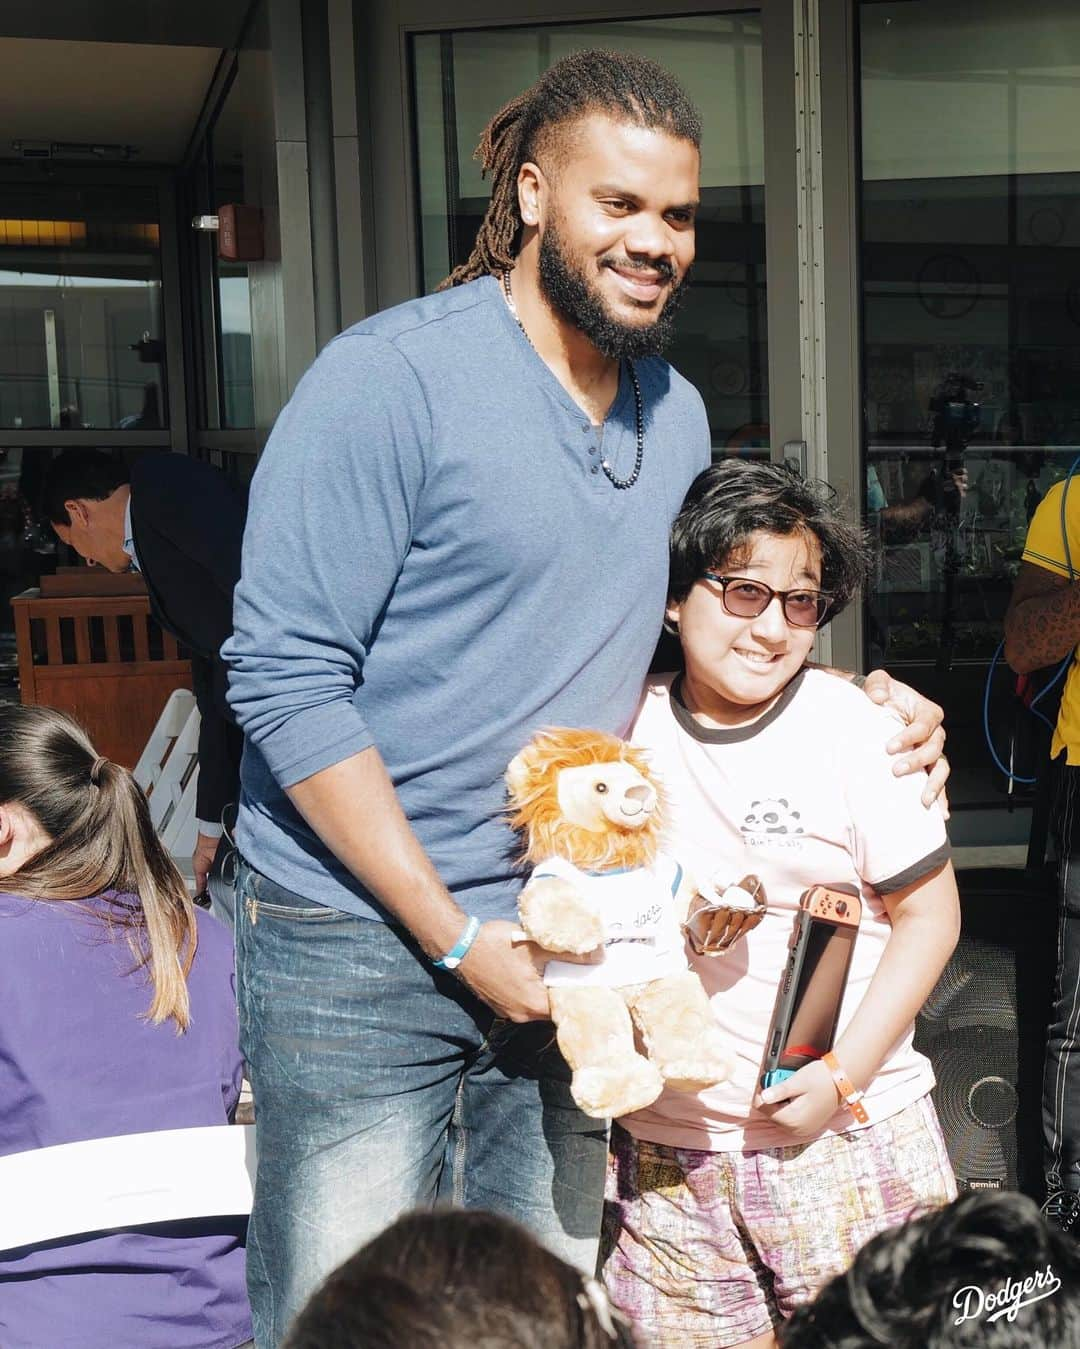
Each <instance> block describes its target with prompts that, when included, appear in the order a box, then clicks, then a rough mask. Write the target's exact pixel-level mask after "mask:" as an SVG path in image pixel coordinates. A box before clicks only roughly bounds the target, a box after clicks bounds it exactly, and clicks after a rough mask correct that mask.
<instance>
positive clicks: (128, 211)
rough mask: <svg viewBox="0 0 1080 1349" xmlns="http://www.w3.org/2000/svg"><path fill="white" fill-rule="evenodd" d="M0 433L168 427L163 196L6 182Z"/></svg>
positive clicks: (1, 224)
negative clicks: (3, 429)
mask: <svg viewBox="0 0 1080 1349" xmlns="http://www.w3.org/2000/svg"><path fill="white" fill-rule="evenodd" d="M4 215H5V217H6V218H5V219H2V220H0V426H3V427H8V428H12V427H27V428H45V427H58V428H63V429H65V430H71V429H78V428H81V427H122V428H125V429H136V430H140V429H144V430H155V429H158V428H160V427H163V426H166V425H167V410H166V407H165V347H164V342H163V331H162V317H161V262H160V252H159V222H158V209H157V197H156V194H155V193H154V192H153V191H151V190H149V189H145V190H144V189H135V190H132V189H120V188H115V187H111V186H110V187H94V188H87V187H84V188H76V187H55V186H53V185H49V184H45V185H41V186H36V185H35V186H24V185H17V184H5V186H4Z"/></svg>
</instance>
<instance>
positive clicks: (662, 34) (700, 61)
mask: <svg viewBox="0 0 1080 1349" xmlns="http://www.w3.org/2000/svg"><path fill="white" fill-rule="evenodd" d="M590 47H606V48H613V49H616V50H619V51H630V52H635V53H638V54H640V55H642V56H648V57H651V58H652V59H653V60H655V61H659V62H660V64H661V65H663V66H665V67H666V68H667V69H668V70H670V71H671V72H672V73H673V74H674V75H676V76H677V77H678V79H679V80H680V81H681V83H682V84H683V86H684V87H685V88H686V90H687V92H688V94H689V95H690V97H691V98H692V99H693V100H694V102H695V103H696V104H697V106H698V108H699V109H700V110H701V114H702V121H703V124H704V129H705V134H704V143H703V146H702V171H701V181H702V193H701V207H700V210H699V213H698V224H697V262H696V264H695V267H694V276H693V284H692V287H691V289H690V292H689V294H688V297H687V299H686V302H685V304H684V305H683V308H682V311H681V313H680V315H679V320H678V331H677V336H676V339H675V342H674V343H673V344H672V348H671V351H670V352H669V355H670V358H671V360H672V363H673V364H674V365H675V366H676V367H677V368H678V369H679V370H680V371H681V372H682V373H683V374H684V375H686V377H687V378H688V379H690V380H692V381H693V382H694V384H695V385H696V386H697V388H698V389H699V390H700V392H701V394H702V397H703V398H704V399H705V405H706V408H707V409H708V414H709V424H710V427H711V429H712V437H713V446H714V449H715V450H716V451H718V452H723V451H724V450H725V449H726V450H728V451H739V452H742V453H745V454H753V455H764V456H766V457H767V453H768V445H769V425H768V423H769V399H768V348H767V333H766V320H765V294H766V292H765V192H764V186H763V184H764V167H763V166H764V148H763V132H762V107H761V21H760V19H759V17H758V16H757V14H755V13H745V14H725V15H707V16H691V17H683V18H667V19H642V20H627V21H619V22H612V23H604V24H588V25H586V24H564V25H558V26H551V27H544V28H497V29H489V30H483V29H470V30H466V31H461V32H453V33H428V34H422V35H420V36H418V37H416V38H414V39H413V46H412V55H413V74H414V108H415V124H416V137H417V165H418V175H419V194H418V195H419V201H420V231H419V232H420V240H421V254H422V275H423V284H424V288H425V290H426V291H431V290H433V289H434V288H435V287H436V286H437V285H438V284H439V282H440V281H441V280H442V279H443V277H445V276H446V275H447V274H448V273H449V272H450V271H451V270H452V269H453V268H454V267H455V266H456V265H457V264H458V263H459V262H462V261H464V259H465V258H466V257H468V254H469V252H470V250H471V248H472V244H473V240H474V239H475V237H476V231H477V228H478V227H479V224H480V221H481V219H482V218H483V214H484V211H485V209H486V207H487V202H488V196H489V187H488V185H487V184H486V183H485V182H484V180H483V179H482V177H481V174H480V166H479V164H477V162H476V161H475V160H474V159H473V158H472V153H473V149H474V148H475V146H476V144H477V142H478V140H479V139H480V133H481V130H482V129H483V127H484V125H485V124H486V123H487V121H488V120H489V118H490V117H491V116H492V114H493V113H494V112H495V111H496V110H497V109H498V108H499V107H501V106H502V104H504V103H505V102H507V101H508V100H509V99H511V98H513V97H514V96H515V95H516V94H519V93H520V92H521V90H522V89H524V88H526V87H527V86H528V85H530V84H532V83H533V81H535V80H536V78H537V76H538V75H540V73H541V72H542V71H543V70H545V69H547V67H548V66H550V65H551V64H553V62H555V61H557V60H558V59H559V58H560V57H562V56H565V55H567V54H568V53H569V52H572V51H577V50H581V49H583V48H590Z"/></svg>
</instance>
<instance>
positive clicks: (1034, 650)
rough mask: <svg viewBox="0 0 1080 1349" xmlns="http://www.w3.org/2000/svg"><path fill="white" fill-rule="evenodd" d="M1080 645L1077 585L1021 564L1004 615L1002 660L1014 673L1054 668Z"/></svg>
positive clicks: (1043, 568)
mask: <svg viewBox="0 0 1080 1349" xmlns="http://www.w3.org/2000/svg"><path fill="white" fill-rule="evenodd" d="M1078 643H1080V585H1074V584H1073V582H1072V581H1070V580H1069V579H1068V577H1066V576H1059V575H1058V574H1057V572H1053V571H1050V570H1049V568H1047V567H1040V566H1038V565H1037V564H1036V563H1034V562H1021V563H1020V571H1019V574H1018V575H1017V577H1016V583H1015V584H1014V586H1013V592H1012V598H1011V599H1010V600H1009V608H1008V611H1007V612H1006V614H1005V659H1006V660H1007V661H1008V662H1009V664H1010V665H1011V666H1012V668H1013V669H1014V670H1015V671H1016V673H1017V674H1028V673H1029V672H1030V671H1031V670H1041V669H1042V668H1043V666H1045V665H1055V664H1056V663H1057V662H1058V661H1059V660H1064V658H1065V657H1066V656H1067V655H1069V653H1070V652H1071V651H1072V650H1073V649H1074V648H1075V647H1076V645H1077V644H1078Z"/></svg>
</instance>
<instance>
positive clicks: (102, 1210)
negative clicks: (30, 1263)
mask: <svg viewBox="0 0 1080 1349" xmlns="http://www.w3.org/2000/svg"><path fill="white" fill-rule="evenodd" d="M255 1161H256V1158H255V1127H254V1125H244V1124H218V1125H209V1126H207V1127H205V1128H197V1129H160V1130H157V1131H155V1132H153V1133H146V1134H124V1135H122V1136H120V1137H116V1138H93V1139H90V1140H89V1141H87V1142H85V1143H63V1144H60V1145H59V1146H57V1147H52V1148H35V1149H33V1150H32V1151H30V1152H15V1153H12V1154H10V1155H9V1156H7V1157H0V1195H2V1196H3V1203H2V1204H0V1250H14V1249H16V1248H17V1247H19V1246H29V1245H34V1244H37V1243H39V1242H42V1241H54V1240H59V1239H61V1238H63V1237H71V1236H77V1235H79V1234H81V1233H85V1232H100V1231H103V1230H106V1229H110V1228H117V1227H119V1228H124V1227H141V1226H143V1225H144V1224H146V1223H158V1222H174V1221H178V1220H181V1219H190V1218H215V1217H231V1216H234V1215H237V1216H239V1215H243V1214H245V1213H250V1212H251V1200H252V1194H253V1187H254V1184H255Z"/></svg>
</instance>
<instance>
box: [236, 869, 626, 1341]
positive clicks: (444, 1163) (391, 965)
mask: <svg viewBox="0 0 1080 1349" xmlns="http://www.w3.org/2000/svg"><path fill="white" fill-rule="evenodd" d="M236 968H237V992H238V997H239V1006H240V1038H241V1048H242V1050H243V1053H244V1057H245V1059H246V1060H247V1065H248V1075H249V1077H250V1080H251V1084H252V1088H253V1091H254V1096H255V1116H256V1124H257V1128H258V1135H257V1136H258V1147H259V1169H258V1177H257V1181H256V1187H255V1207H254V1211H253V1213H252V1217H251V1224H250V1227H249V1229H248V1250H247V1254H248V1289H249V1292H250V1294H251V1306H252V1315H253V1325H254V1330H255V1343H256V1345H257V1346H258V1349H273V1347H274V1346H276V1345H278V1344H280V1342H281V1340H282V1339H283V1337H284V1335H285V1332H286V1330H287V1328H288V1325H289V1323H290V1321H291V1320H292V1319H293V1317H294V1316H295V1315H296V1314H297V1313H298V1312H299V1311H300V1309H301V1308H302V1307H303V1305H304V1303H305V1301H306V1300H307V1298H308V1296H309V1295H310V1294H311V1292H312V1291H313V1290H314V1289H315V1288H316V1287H317V1286H318V1284H319V1283H320V1282H321V1281H322V1279H324V1278H325V1277H326V1275H327V1274H329V1273H330V1271H331V1270H332V1269H334V1268H335V1267H336V1266H337V1265H338V1264H340V1263H341V1261H343V1260H345V1259H346V1258H347V1257H348V1256H350V1255H351V1254H352V1253H353V1252H354V1251H355V1250H356V1249H357V1248H358V1247H359V1246H361V1245H362V1244H363V1243H364V1242H365V1241H367V1240H368V1239H369V1238H370V1237H372V1236H374V1235H375V1234H376V1233H377V1232H379V1231H381V1230H382V1229H383V1228H384V1227H385V1226H386V1225H387V1224H388V1223H389V1222H391V1221H392V1220H393V1219H394V1218H395V1217H396V1216H397V1215H398V1214H400V1213H402V1212H403V1211H405V1210H406V1209H409V1208H413V1207H415V1206H416V1205H423V1204H430V1203H432V1202H434V1201H435V1200H437V1199H438V1200H443V1201H446V1202H452V1203H455V1204H464V1205H469V1206H473V1207H477V1208H487V1209H494V1210H497V1211H498V1212H501V1213H506V1214H509V1215H510V1216H511V1217H514V1218H516V1219H518V1221H520V1222H522V1223H524V1224H525V1225H526V1226H527V1227H529V1228H531V1229H532V1231H533V1232H534V1233H535V1234H536V1235H537V1236H538V1237H539V1238H540V1239H541V1240H542V1241H543V1242H544V1243H545V1244H546V1245H547V1246H549V1247H550V1248H551V1249H552V1250H553V1251H555V1252H556V1253H557V1254H559V1255H562V1256H563V1257H564V1258H566V1259H567V1260H570V1261H572V1262H573V1263H575V1264H577V1265H578V1266H580V1268H582V1269H583V1270H585V1271H587V1272H588V1273H590V1274H591V1273H592V1272H593V1270H594V1267H595V1263H596V1249H597V1243H598V1239H599V1231H600V1219H601V1211H602V1206H603V1197H604V1170H605V1162H606V1156H607V1130H606V1128H605V1127H603V1126H602V1125H601V1124H599V1123H598V1122H597V1121H596V1120H593V1119H589V1118H588V1117H587V1116H585V1115H583V1114H582V1113H581V1112H580V1111H579V1110H578V1109H577V1107H576V1106H575V1105H574V1103H573V1101H572V1100H571V1098H570V1092H569V1078H570V1071H569V1069H568V1067H567V1066H566V1063H565V1061H564V1059H563V1057H562V1055H561V1054H560V1053H559V1050H558V1048H557V1046H556V1045H555V1042H554V1034H553V1031H552V1027H551V1025H550V1023H549V1022H531V1023H529V1024H527V1025H515V1024H514V1023H512V1022H508V1021H504V1020H502V1019H500V1018H498V1017H496V1016H495V1014H494V1013H493V1012H492V1011H491V1010H490V1008H488V1007H486V1006H485V1005H484V1004H483V1003H481V1002H479V1001H478V1000H477V999H476V998H474V997H473V996H472V995H471V994H470V993H469V992H468V990H467V989H466V988H465V987H464V985H462V984H461V983H459V982H458V980H456V979H455V978H454V977H453V976H452V975H449V974H443V973H441V972H439V971H438V970H436V969H435V968H434V967H433V966H432V965H431V963H430V962H429V961H428V960H427V959H426V958H425V957H424V956H423V955H422V953H421V952H420V950H419V948H418V947H417V946H416V944H415V943H414V942H413V941H412V939H411V937H409V935H408V934H407V933H406V932H405V931H403V930H402V929H401V928H398V927H391V926H388V925H385V924H383V923H378V922H373V921H371V920H369V919H364V918H357V917H354V916H352V915H350V914H345V913H340V912H339V911H337V910H336V909H329V908H326V907H325V906H323V905H320V904H316V903H315V902H314V901H312V900H309V899H306V898H304V897H303V896H301V895H297V894H294V893H293V892H292V891H290V890H286V889H284V888H283V887H282V886H279V885H277V884H275V882H273V881H271V880H269V879H268V878H267V877H265V876H263V875H261V874H260V873H259V872H257V871H255V870H254V869H253V868H252V867H251V866H249V865H248V864H247V863H246V862H244V861H243V860H241V861H240V866H239V874H238V877H237V912H236Z"/></svg>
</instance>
